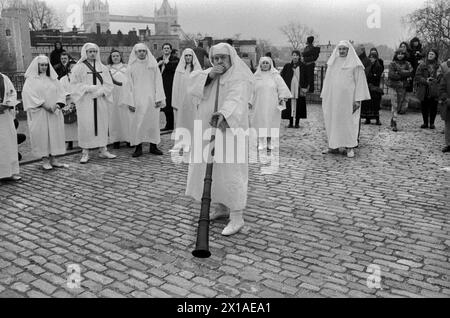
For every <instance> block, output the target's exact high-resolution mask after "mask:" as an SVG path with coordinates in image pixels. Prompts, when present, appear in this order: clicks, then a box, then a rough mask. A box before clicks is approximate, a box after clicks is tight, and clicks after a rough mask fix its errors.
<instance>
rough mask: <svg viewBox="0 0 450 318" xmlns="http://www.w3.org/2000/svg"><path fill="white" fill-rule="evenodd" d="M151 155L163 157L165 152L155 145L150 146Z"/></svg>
mask: <svg viewBox="0 0 450 318" xmlns="http://www.w3.org/2000/svg"><path fill="white" fill-rule="evenodd" d="M150 153H151V154H153V155H156V156H162V155H163V152H162V151H161V150H159V149H158V147H157V146H156V145H155V144H150Z"/></svg>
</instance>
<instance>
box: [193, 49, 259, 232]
mask: <svg viewBox="0 0 450 318" xmlns="http://www.w3.org/2000/svg"><path fill="white" fill-rule="evenodd" d="M210 60H211V62H212V63H213V65H214V66H213V67H212V68H210V69H207V70H205V71H194V72H193V74H192V75H191V78H190V80H189V84H188V94H189V95H190V98H191V99H192V101H193V103H194V107H195V108H196V109H197V112H196V122H195V126H194V144H193V150H192V155H191V158H192V159H191V164H190V165H189V173H188V181H187V189H186V194H187V195H188V196H191V197H193V198H194V199H195V200H197V201H200V200H201V198H202V194H203V185H204V179H205V172H206V166H207V159H206V158H204V157H203V153H209V152H210V151H211V149H210V146H209V140H210V138H209V136H210V135H211V124H212V125H214V127H218V128H219V129H217V131H216V140H215V157H214V162H215V163H214V169H213V177H212V180H213V181H212V188H211V191H212V192H211V197H212V203H218V204H219V206H218V208H217V210H216V212H215V214H213V215H212V216H211V219H216V218H218V217H220V216H226V217H228V216H229V217H230V219H231V221H230V223H229V224H228V226H227V227H226V228H225V229H224V231H223V232H222V234H223V235H232V234H234V233H236V232H238V231H239V230H240V229H242V227H243V226H244V220H243V210H244V209H245V207H246V205H247V190H248V137H246V134H248V128H249V120H248V103H249V101H250V97H251V93H252V90H253V84H254V76H253V74H252V72H251V71H250V69H249V68H248V66H247V65H246V64H245V63H244V62H243V61H242V60H241V59H240V58H239V57H238V55H237V52H236V50H235V49H234V48H233V47H232V46H231V45H229V44H227V43H219V44H217V45H215V46H213V47H212V48H211V50H210ZM216 101H217V106H218V110H217V112H214V110H215V105H216ZM210 123H211V124H210ZM227 127H229V128H231V129H227ZM202 136H203V138H202ZM247 136H248V135H247ZM227 143H228V144H227ZM225 145H227V146H226V149H225ZM203 150H205V151H203ZM233 150H234V151H233Z"/></svg>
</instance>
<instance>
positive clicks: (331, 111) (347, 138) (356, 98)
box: [321, 41, 370, 158]
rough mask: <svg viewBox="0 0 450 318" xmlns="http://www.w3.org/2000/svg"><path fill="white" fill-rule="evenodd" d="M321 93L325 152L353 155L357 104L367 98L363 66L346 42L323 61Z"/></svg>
mask: <svg viewBox="0 0 450 318" xmlns="http://www.w3.org/2000/svg"><path fill="white" fill-rule="evenodd" d="M327 65H328V68H327V73H326V76H325V81H324V84H323V90H322V94H321V97H322V100H323V102H322V108H323V116H324V120H325V129H326V133H327V137H328V148H329V149H328V150H327V151H325V153H336V152H338V151H339V149H340V148H347V156H348V157H349V158H353V157H354V156H355V153H354V150H353V149H354V148H356V147H357V146H358V134H359V127H360V118H361V102H362V101H364V100H369V99H370V92H369V88H368V86H367V80H366V74H365V72H364V66H363V64H362V62H361V60H360V59H359V57H358V55H356V52H355V49H354V48H353V46H352V45H351V44H350V42H349V41H341V42H339V44H338V45H337V46H336V48H335V49H334V52H333V54H332V55H331V57H330V59H329V60H328V62H327Z"/></svg>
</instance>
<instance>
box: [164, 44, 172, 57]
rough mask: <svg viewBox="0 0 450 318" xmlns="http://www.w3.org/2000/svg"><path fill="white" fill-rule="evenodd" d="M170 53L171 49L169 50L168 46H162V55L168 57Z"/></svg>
mask: <svg viewBox="0 0 450 318" xmlns="http://www.w3.org/2000/svg"><path fill="white" fill-rule="evenodd" d="M170 53H172V49H171V48H170V46H169V45H164V47H163V54H164V55H170Z"/></svg>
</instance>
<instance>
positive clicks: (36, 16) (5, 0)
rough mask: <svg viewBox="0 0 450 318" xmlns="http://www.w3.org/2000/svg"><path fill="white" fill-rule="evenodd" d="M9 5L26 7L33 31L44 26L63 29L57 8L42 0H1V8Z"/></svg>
mask: <svg viewBox="0 0 450 318" xmlns="http://www.w3.org/2000/svg"><path fill="white" fill-rule="evenodd" d="M8 7H14V8H24V9H26V10H27V11H28V20H29V22H30V29H31V30H32V31H38V30H42V29H44V28H50V29H62V28H63V24H62V21H61V19H60V18H59V16H58V15H57V14H56V12H55V10H54V9H53V8H51V7H49V6H48V5H47V3H46V2H45V1H42V0H19V1H12V0H0V9H5V8H8Z"/></svg>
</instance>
